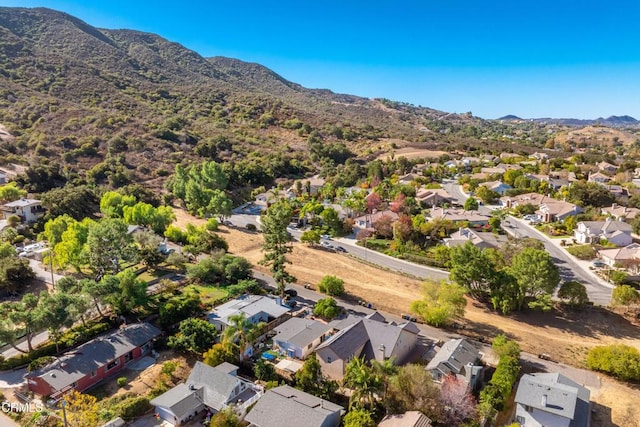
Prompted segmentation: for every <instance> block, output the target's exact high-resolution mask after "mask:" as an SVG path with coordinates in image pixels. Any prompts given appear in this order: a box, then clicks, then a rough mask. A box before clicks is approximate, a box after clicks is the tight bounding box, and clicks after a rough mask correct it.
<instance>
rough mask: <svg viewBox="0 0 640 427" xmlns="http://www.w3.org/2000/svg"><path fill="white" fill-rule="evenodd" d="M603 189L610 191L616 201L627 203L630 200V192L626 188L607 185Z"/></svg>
mask: <svg viewBox="0 0 640 427" xmlns="http://www.w3.org/2000/svg"><path fill="white" fill-rule="evenodd" d="M603 187H604V188H606V189H607V190H609V193H611V195H612V196H613V197H615V198H616V200H620V201H622V202H626V201H627V200H628V199H629V190H627V189H626V188H624V187H623V186H622V185H617V184H606V185H603Z"/></svg>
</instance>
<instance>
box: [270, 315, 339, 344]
mask: <svg viewBox="0 0 640 427" xmlns="http://www.w3.org/2000/svg"><path fill="white" fill-rule="evenodd" d="M329 330H331V326H329V325H327V324H326V323H322V322H318V321H317V320H313V319H301V318H299V317H292V318H291V319H289V320H287V321H286V322H284V323H283V324H282V325H280V326H278V327H277V328H275V329H274V331H275V332H276V334H277V335H276V336H275V337H274V339H276V340H278V341H280V342H287V343H290V344H293V345H295V346H297V347H299V348H305V347H306V346H307V345H309V344H311V343H312V342H313V341H314V340H316V339H317V338H318V337H320V336H322V335H324V334H326V333H327V332H329Z"/></svg>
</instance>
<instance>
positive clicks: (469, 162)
mask: <svg viewBox="0 0 640 427" xmlns="http://www.w3.org/2000/svg"><path fill="white" fill-rule="evenodd" d="M460 163H461V164H462V166H464V167H465V168H467V169H468V168H471V167H473V166H476V165H479V164H480V163H482V160H480V159H479V158H478V157H463V158H462V159H460Z"/></svg>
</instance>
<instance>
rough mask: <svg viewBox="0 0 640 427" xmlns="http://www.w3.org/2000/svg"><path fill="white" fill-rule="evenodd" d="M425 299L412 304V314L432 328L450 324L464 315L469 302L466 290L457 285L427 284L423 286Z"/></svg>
mask: <svg viewBox="0 0 640 427" xmlns="http://www.w3.org/2000/svg"><path fill="white" fill-rule="evenodd" d="M422 293H423V299H421V300H418V301H414V302H413V303H412V304H411V312H412V313H415V314H417V315H418V316H420V317H422V318H423V319H424V321H425V322H426V323H427V324H429V325H431V326H436V327H438V326H444V325H448V324H450V323H451V322H452V321H453V319H454V318H456V317H459V316H462V315H463V314H464V307H465V305H466V304H467V301H466V300H465V299H464V294H465V290H464V288H463V287H461V286H460V285H457V284H455V283H447V282H442V283H434V282H429V281H427V282H425V283H424V284H423V286H422Z"/></svg>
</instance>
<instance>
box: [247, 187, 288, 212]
mask: <svg viewBox="0 0 640 427" xmlns="http://www.w3.org/2000/svg"><path fill="white" fill-rule="evenodd" d="M294 197H295V194H294V193H293V192H292V191H290V190H278V189H276V188H272V189H271V190H269V191H265V192H264V193H260V194H258V195H257V196H256V197H255V201H254V204H255V205H257V206H259V207H260V208H262V209H267V208H268V207H269V206H271V205H272V204H274V203H275V202H277V201H278V200H282V199H286V200H291V199H293V198H294Z"/></svg>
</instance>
